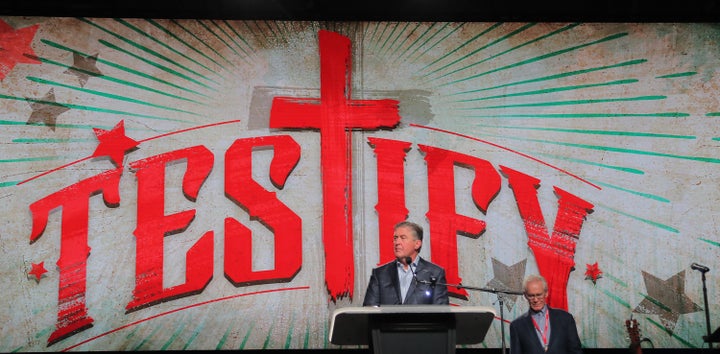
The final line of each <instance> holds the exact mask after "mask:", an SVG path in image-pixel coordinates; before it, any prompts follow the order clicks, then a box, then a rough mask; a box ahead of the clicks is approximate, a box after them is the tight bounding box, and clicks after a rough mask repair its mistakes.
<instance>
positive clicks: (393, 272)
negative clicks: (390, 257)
mask: <svg viewBox="0 0 720 354" xmlns="http://www.w3.org/2000/svg"><path fill="white" fill-rule="evenodd" d="M397 267H398V265H397V263H396V262H393V263H392V264H391V266H390V267H388V272H390V279H392V285H393V289H395V298H396V299H397V304H402V303H403V301H402V293H401V292H400V278H399V277H398V270H397Z"/></svg>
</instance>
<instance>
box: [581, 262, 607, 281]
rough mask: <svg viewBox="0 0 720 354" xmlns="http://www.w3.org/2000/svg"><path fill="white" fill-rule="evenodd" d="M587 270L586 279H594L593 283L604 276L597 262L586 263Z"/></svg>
mask: <svg viewBox="0 0 720 354" xmlns="http://www.w3.org/2000/svg"><path fill="white" fill-rule="evenodd" d="M585 266H586V267H587V270H586V271H585V279H590V280H592V282H593V284H595V282H596V281H597V280H598V278H600V277H602V273H603V272H602V271H601V270H600V267H598V263H597V262H595V264H586V265H585Z"/></svg>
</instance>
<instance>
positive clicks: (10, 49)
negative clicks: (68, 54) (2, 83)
mask: <svg viewBox="0 0 720 354" xmlns="http://www.w3.org/2000/svg"><path fill="white" fill-rule="evenodd" d="M38 27H39V26H38V25H34V26H30V27H25V28H21V29H19V30H17V31H16V30H15V29H14V28H12V27H11V26H10V25H8V24H7V23H6V22H4V21H3V20H0V49H1V50H0V80H2V79H4V78H5V75H7V74H8V73H9V72H10V71H12V69H13V68H14V67H15V64H18V63H29V64H40V61H39V60H37V59H33V58H34V57H35V51H33V49H32V47H30V45H31V44H32V40H33V37H35V32H37V30H38Z"/></svg>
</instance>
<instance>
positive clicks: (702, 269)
mask: <svg viewBox="0 0 720 354" xmlns="http://www.w3.org/2000/svg"><path fill="white" fill-rule="evenodd" d="M690 268H692V269H695V270H699V271H700V272H702V273H707V272H709V271H710V268H708V267H706V266H704V265H702V264H697V263H693V264H691V265H690Z"/></svg>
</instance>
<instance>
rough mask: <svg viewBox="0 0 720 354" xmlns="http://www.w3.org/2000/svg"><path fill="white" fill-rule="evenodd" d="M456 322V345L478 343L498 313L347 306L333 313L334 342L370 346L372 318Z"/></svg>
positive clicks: (433, 307) (470, 308)
mask: <svg viewBox="0 0 720 354" xmlns="http://www.w3.org/2000/svg"><path fill="white" fill-rule="evenodd" d="M448 317H449V318H452V319H454V322H455V332H456V344H476V343H481V342H482V341H483V340H484V339H485V334H486V333H487V331H488V329H489V328H490V324H491V323H492V320H493V319H494V318H495V310H494V309H493V308H492V307H487V306H450V305H391V306H388V305H386V306H367V307H344V308H340V309H337V310H335V311H333V315H332V318H331V319H330V343H333V344H337V345H366V344H369V343H368V341H369V334H368V333H369V331H370V324H371V318H372V320H373V321H380V322H382V321H383V319H384V318H406V319H407V320H408V321H410V322H425V323H431V322H433V321H436V320H437V319H439V318H443V319H446V318H448Z"/></svg>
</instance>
